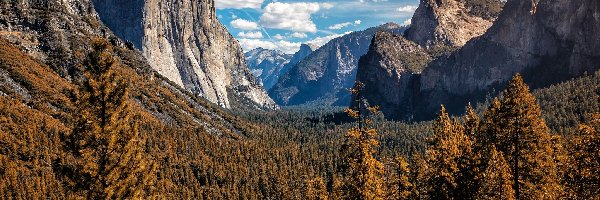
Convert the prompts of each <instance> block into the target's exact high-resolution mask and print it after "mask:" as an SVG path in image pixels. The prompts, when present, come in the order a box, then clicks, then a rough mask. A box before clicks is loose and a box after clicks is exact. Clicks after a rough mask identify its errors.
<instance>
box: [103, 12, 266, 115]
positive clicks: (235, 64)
mask: <svg viewBox="0 0 600 200" xmlns="http://www.w3.org/2000/svg"><path fill="white" fill-rule="evenodd" d="M93 3H94V6H95V8H96V10H97V12H98V14H99V16H100V19H101V20H102V22H103V23H105V24H106V25H107V26H108V27H109V28H110V29H111V30H112V31H114V33H115V34H116V35H117V36H119V37H120V38H122V39H125V40H127V41H130V42H131V43H132V44H133V45H134V46H135V47H136V48H138V49H140V50H141V51H142V52H143V54H144V56H145V57H146V58H147V59H148V62H149V64H150V66H152V68H153V69H155V70H156V71H158V72H159V73H160V74H161V75H163V76H165V77H167V78H168V79H169V80H171V81H173V82H174V83H176V84H177V85H179V86H181V87H183V88H185V89H187V90H188V91H191V92H192V93H194V94H197V95H199V96H202V97H204V98H206V99H208V100H209V101H211V102H213V103H215V104H218V105H219V106H222V107H224V108H232V107H233V106H232V104H234V102H243V103H244V104H251V105H250V106H254V107H256V108H275V107H276V106H275V104H274V102H273V101H272V100H271V99H270V98H269V97H268V95H267V93H266V91H265V90H264V89H263V88H262V87H261V86H260V83H259V81H258V80H257V79H256V78H255V77H254V76H253V75H252V73H251V71H250V70H249V69H248V67H247V66H246V65H245V62H244V61H245V59H244V54H243V52H242V49H241V48H240V45H239V44H238V42H237V40H236V39H235V38H234V37H233V36H232V35H231V34H230V33H229V32H228V31H227V29H226V28H225V27H224V26H223V25H222V24H221V23H220V22H219V21H218V20H217V17H216V14H215V4H214V1H213V0H190V1H182V0H167V1H155V0H144V1H142V0H135V1H116V0H93Z"/></svg>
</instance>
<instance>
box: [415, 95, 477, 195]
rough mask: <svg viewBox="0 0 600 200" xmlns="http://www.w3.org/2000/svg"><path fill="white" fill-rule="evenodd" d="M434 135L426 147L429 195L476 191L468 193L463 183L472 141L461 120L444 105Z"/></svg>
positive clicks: (426, 182) (426, 181)
mask: <svg viewBox="0 0 600 200" xmlns="http://www.w3.org/2000/svg"><path fill="white" fill-rule="evenodd" d="M433 132H434V135H433V138H431V139H430V143H429V146H428V148H427V150H426V151H425V161H426V162H427V166H428V169H427V171H426V175H425V176H426V177H425V179H426V180H425V184H426V186H427V196H428V198H431V199H456V198H458V199H463V198H467V197H468V196H472V194H464V193H463V191H462V188H460V187H461V186H462V183H464V182H465V181H469V180H466V179H465V177H466V174H465V173H464V172H465V170H464V169H466V168H467V164H468V162H467V160H468V157H469V156H470V155H471V150H472V149H471V146H472V142H471V140H470V139H469V137H468V136H467V135H466V134H465V129H464V126H463V125H462V124H460V123H459V122H458V121H457V120H451V119H450V117H449V115H448V112H446V108H445V107H444V106H442V108H441V111H440V114H439V115H438V117H437V119H436V120H435V123H434V131H433Z"/></svg>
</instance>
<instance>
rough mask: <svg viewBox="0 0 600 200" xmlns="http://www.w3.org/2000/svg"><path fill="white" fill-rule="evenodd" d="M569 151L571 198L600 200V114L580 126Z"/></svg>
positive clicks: (568, 175) (568, 180)
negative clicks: (598, 199) (599, 199)
mask: <svg viewBox="0 0 600 200" xmlns="http://www.w3.org/2000/svg"><path fill="white" fill-rule="evenodd" d="M569 151H570V153H569V155H570V157H571V158H570V161H571V163H570V164H569V168H570V169H569V170H568V173H567V184H568V187H569V190H570V191H569V192H570V193H569V194H570V196H569V198H572V199H596V198H600V114H594V115H591V120H590V122H589V123H587V124H582V125H580V126H579V134H578V135H576V136H574V138H573V140H572V142H571V145H570V148H569Z"/></svg>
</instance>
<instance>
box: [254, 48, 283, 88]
mask: <svg viewBox="0 0 600 200" xmlns="http://www.w3.org/2000/svg"><path fill="white" fill-rule="evenodd" d="M244 56H245V57H246V63H247V64H248V67H249V68H250V70H251V71H252V74H254V76H255V77H257V78H259V79H260V80H261V81H262V85H263V87H264V88H265V89H267V90H268V89H270V88H271V87H273V85H275V83H276V82H277V79H279V75H280V74H281V73H282V69H283V67H284V66H285V65H287V64H288V63H289V62H290V59H292V55H289V54H285V53H283V52H282V51H278V50H268V49H263V48H257V49H254V50H252V51H249V52H247V53H245V54H244Z"/></svg>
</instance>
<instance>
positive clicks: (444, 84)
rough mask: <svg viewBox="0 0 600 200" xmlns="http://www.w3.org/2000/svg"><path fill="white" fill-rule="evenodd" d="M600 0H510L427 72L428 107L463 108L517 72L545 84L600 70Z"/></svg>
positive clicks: (425, 94)
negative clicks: (485, 26) (476, 35)
mask: <svg viewBox="0 0 600 200" xmlns="http://www.w3.org/2000/svg"><path fill="white" fill-rule="evenodd" d="M599 31H600V2H598V1H596V0H582V1H570V0H541V1H521V0H509V1H508V2H507V3H506V6H505V9H504V11H503V13H502V14H501V15H500V17H499V18H498V20H497V21H496V22H495V23H494V25H493V26H492V27H491V28H490V29H489V30H488V31H487V32H486V33H485V34H484V35H483V36H481V37H479V38H476V39H474V40H472V41H470V42H468V43H467V44H466V45H465V46H464V47H463V48H461V49H460V50H458V51H456V52H454V53H452V54H451V55H449V56H445V57H441V58H439V59H437V60H435V61H433V62H432V63H431V64H430V65H429V66H428V67H427V69H425V71H424V72H423V74H422V77H421V81H420V90H421V92H420V93H421V94H423V97H422V99H423V100H427V101H426V103H425V104H424V105H423V108H424V110H425V111H428V112H432V110H433V109H434V107H437V106H439V104H442V103H444V104H448V105H456V106H452V108H453V111H455V112H461V111H462V107H459V106H458V105H464V104H465V103H466V102H467V101H471V102H477V101H482V100H483V98H485V96H486V94H493V93H494V91H498V89H501V88H499V87H500V86H502V85H504V84H505V83H506V82H507V81H508V80H509V79H510V78H511V76H513V75H514V74H515V73H521V74H523V76H524V78H525V80H526V81H527V83H528V84H530V85H531V86H532V88H534V89H535V88H542V87H546V86H549V85H551V84H555V83H559V82H562V81H565V80H568V79H571V78H574V77H578V76H581V75H583V74H585V73H588V74H593V73H594V72H595V71H597V70H598V69H600V52H598V51H597V49H598V48H600V37H599V36H598V32H599Z"/></svg>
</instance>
